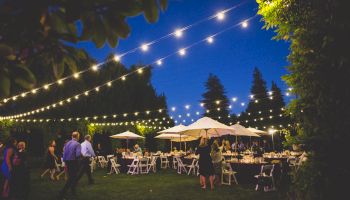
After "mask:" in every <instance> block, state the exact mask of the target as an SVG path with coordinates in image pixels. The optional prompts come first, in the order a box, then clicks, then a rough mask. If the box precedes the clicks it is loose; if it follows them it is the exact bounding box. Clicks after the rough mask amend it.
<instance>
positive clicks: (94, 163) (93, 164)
mask: <svg viewBox="0 0 350 200" xmlns="http://www.w3.org/2000/svg"><path fill="white" fill-rule="evenodd" d="M90 159H91V163H90V170H91V173H93V172H94V170H95V169H96V165H97V162H96V160H97V157H91V158H90Z"/></svg>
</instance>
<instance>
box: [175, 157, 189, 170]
mask: <svg viewBox="0 0 350 200" xmlns="http://www.w3.org/2000/svg"><path fill="white" fill-rule="evenodd" d="M174 157H175V159H176V161H177V173H178V174H182V172H185V173H186V174H187V169H186V167H185V165H184V164H183V162H182V160H181V158H180V157H177V156H174Z"/></svg>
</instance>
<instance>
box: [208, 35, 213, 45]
mask: <svg viewBox="0 0 350 200" xmlns="http://www.w3.org/2000/svg"><path fill="white" fill-rule="evenodd" d="M207 42H208V43H209V44H211V43H213V42H214V39H213V37H211V36H210V37H208V38H207Z"/></svg>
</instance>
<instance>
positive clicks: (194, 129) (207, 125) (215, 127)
mask: <svg viewBox="0 0 350 200" xmlns="http://www.w3.org/2000/svg"><path fill="white" fill-rule="evenodd" d="M183 133H184V134H185V135H190V136H195V137H200V136H210V137H220V136H223V135H228V134H234V128H232V127H229V126H226V125H225V124H223V123H220V122H218V121H216V120H213V119H211V118H209V117H203V118H200V119H198V120H197V121H196V122H194V123H192V124H190V125H188V126H187V127H186V128H185V130H184V131H183Z"/></svg>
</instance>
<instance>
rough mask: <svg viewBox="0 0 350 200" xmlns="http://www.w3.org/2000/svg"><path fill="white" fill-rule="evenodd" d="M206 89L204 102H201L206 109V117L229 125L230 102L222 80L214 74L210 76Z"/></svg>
mask: <svg viewBox="0 0 350 200" xmlns="http://www.w3.org/2000/svg"><path fill="white" fill-rule="evenodd" d="M205 88H206V90H207V91H206V92H205V93H204V94H203V95H202V97H203V100H202V101H201V102H202V103H204V108H205V109H206V112H205V114H204V116H207V117H211V118H213V119H215V120H218V121H220V122H222V123H228V122H229V118H228V116H229V109H228V106H229V100H228V99H227V96H226V92H225V88H224V86H223V85H222V84H221V82H220V79H219V78H218V77H217V76H215V75H213V74H209V78H208V80H207V82H206V83H205Z"/></svg>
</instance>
